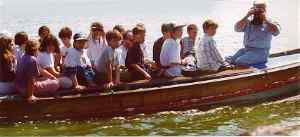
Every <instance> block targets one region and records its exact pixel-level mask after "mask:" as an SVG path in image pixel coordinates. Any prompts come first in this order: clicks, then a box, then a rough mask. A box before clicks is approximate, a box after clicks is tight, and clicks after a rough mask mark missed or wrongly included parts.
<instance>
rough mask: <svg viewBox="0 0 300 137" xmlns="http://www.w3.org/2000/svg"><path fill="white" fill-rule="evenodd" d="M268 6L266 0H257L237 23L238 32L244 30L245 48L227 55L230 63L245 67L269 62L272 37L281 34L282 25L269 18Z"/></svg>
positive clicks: (236, 29)
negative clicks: (267, 15) (232, 54)
mask: <svg viewBox="0 0 300 137" xmlns="http://www.w3.org/2000/svg"><path fill="white" fill-rule="evenodd" d="M266 6H267V5H266V2H265V1H264V0H255V1H254V3H253V7H252V8H251V9H250V10H249V12H248V13H247V15H246V16H245V17H244V18H242V19H241V20H240V21H238V22H237V23H236V24H235V31H236V32H244V48H243V49H240V50H239V51H238V52H237V53H236V54H235V55H234V56H231V57H227V59H226V60H227V61H228V62H229V63H231V64H234V65H237V66H244V67H250V66H257V65H264V64H265V63H267V60H268V57H269V52H270V48H271V41H272V37H273V36H277V35H279V33H280V32H279V28H280V27H279V25H278V24H277V23H275V22H272V21H270V20H269V19H267V17H266ZM249 17H252V19H249Z"/></svg>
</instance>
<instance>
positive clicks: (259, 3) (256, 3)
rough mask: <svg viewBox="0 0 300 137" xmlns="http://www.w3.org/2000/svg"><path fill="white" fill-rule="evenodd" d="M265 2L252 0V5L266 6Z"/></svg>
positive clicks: (264, 0) (263, 0)
mask: <svg viewBox="0 0 300 137" xmlns="http://www.w3.org/2000/svg"><path fill="white" fill-rule="evenodd" d="M266 4H267V1H266V0H254V2H253V5H266Z"/></svg>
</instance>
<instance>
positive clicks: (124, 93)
mask: <svg viewBox="0 0 300 137" xmlns="http://www.w3.org/2000/svg"><path fill="white" fill-rule="evenodd" d="M267 66H268V67H267V68H265V69H240V70H228V71H224V72H220V73H217V74H211V75H205V76H194V77H180V78H175V79H165V80H153V81H150V82H141V81H140V82H135V83H129V84H126V85H123V86H120V87H117V88H115V89H113V90H111V91H106V92H103V91H102V90H95V89H89V90H87V91H86V92H84V94H67V93H66V94H62V95H59V96H56V97H48V98H41V99H40V100H38V101H37V102H35V103H33V104H29V103H27V102H26V101H25V100H24V99H22V98H21V97H19V96H17V95H10V96H4V97H1V99H0V121H24V120H60V119H88V118H99V117H100V118H102V117H113V116H124V115H131V114H138V113H153V112H159V111H169V110H186V109H191V108H196V109H201V108H208V107H217V106H222V105H230V104H236V103H242V102H249V101H263V100H266V99H270V98H274V97H281V96H284V95H294V94H298V91H300V90H299V89H300V49H296V50H292V51H287V52H282V53H277V54H272V55H271V58H270V61H269V63H268V64H267Z"/></svg>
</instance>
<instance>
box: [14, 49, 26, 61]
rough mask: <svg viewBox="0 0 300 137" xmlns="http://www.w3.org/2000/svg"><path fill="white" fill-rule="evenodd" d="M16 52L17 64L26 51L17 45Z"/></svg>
mask: <svg viewBox="0 0 300 137" xmlns="http://www.w3.org/2000/svg"><path fill="white" fill-rule="evenodd" d="M14 52H15V55H16V58H17V62H19V61H20V60H21V58H22V56H23V55H24V54H25V50H24V49H22V48H21V47H20V46H19V45H16V46H15V48H14Z"/></svg>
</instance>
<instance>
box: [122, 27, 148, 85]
mask: <svg viewBox="0 0 300 137" xmlns="http://www.w3.org/2000/svg"><path fill="white" fill-rule="evenodd" d="M132 33H133V37H134V40H133V44H132V47H131V48H129V49H128V52H127V56H126V60H125V65H126V67H127V68H128V71H129V73H130V76H131V79H132V80H151V78H152V77H151V75H150V74H149V73H150V72H149V71H147V68H146V63H145V60H144V59H145V58H144V52H143V50H142V49H141V46H142V44H143V43H144V42H145V36H146V29H145V28H144V27H141V26H136V27H134V28H133V30H132Z"/></svg>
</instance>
